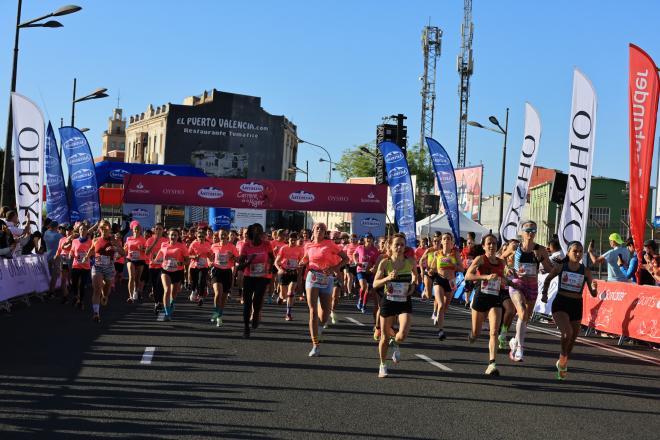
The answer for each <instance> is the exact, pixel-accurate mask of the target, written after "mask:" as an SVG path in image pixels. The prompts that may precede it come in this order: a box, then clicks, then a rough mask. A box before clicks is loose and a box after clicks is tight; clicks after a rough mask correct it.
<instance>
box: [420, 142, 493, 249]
mask: <svg viewBox="0 0 660 440" xmlns="http://www.w3.org/2000/svg"><path fill="white" fill-rule="evenodd" d="M426 145H428V147H429V156H430V157H431V163H432V164H433V170H434V171H435V179H436V183H437V185H438V189H439V192H440V195H441V197H442V206H443V207H444V209H445V213H447V221H448V222H449V226H450V227H451V231H452V233H453V234H454V240H455V241H456V242H458V239H459V237H460V236H461V229H460V215H459V214H458V193H457V190H456V175H455V174H454V166H453V165H452V163H451V159H450V158H449V155H448V154H447V152H446V151H445V149H444V148H443V147H442V145H440V143H439V142H438V141H436V140H435V139H433V138H430V137H427V138H426ZM480 191H481V190H480ZM480 197H481V196H480ZM479 203H480V202H479Z"/></svg>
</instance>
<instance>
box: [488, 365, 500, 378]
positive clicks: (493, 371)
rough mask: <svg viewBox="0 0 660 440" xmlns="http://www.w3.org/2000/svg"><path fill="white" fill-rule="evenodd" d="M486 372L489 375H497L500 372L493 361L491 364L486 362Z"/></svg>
mask: <svg viewBox="0 0 660 440" xmlns="http://www.w3.org/2000/svg"><path fill="white" fill-rule="evenodd" d="M486 374H488V375H489V376H499V375H500V372H499V370H498V369H497V365H495V362H493V363H492V364H488V368H486Z"/></svg>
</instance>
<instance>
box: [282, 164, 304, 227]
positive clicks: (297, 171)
mask: <svg viewBox="0 0 660 440" xmlns="http://www.w3.org/2000/svg"><path fill="white" fill-rule="evenodd" d="M287 171H289V172H290V173H303V174H304V175H305V181H306V182H307V183H309V161H308V160H306V161H305V169H304V170H301V169H300V168H298V167H297V166H295V165H294V166H292V167H290V168H289V169H288V170H287ZM305 229H307V212H305Z"/></svg>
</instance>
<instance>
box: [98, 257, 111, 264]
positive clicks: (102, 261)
mask: <svg viewBox="0 0 660 440" xmlns="http://www.w3.org/2000/svg"><path fill="white" fill-rule="evenodd" d="M111 264H112V259H111V258H110V256H109V255H98V256H97V257H96V265H97V266H110V265H111Z"/></svg>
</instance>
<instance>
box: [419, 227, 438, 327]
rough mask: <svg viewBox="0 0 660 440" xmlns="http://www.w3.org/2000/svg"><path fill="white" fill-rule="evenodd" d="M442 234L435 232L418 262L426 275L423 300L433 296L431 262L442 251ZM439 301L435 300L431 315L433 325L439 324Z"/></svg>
mask: <svg viewBox="0 0 660 440" xmlns="http://www.w3.org/2000/svg"><path fill="white" fill-rule="evenodd" d="M441 238H442V234H440V233H439V232H435V234H434V235H433V239H432V240H431V246H430V247H428V248H426V250H425V251H424V253H423V254H422V256H421V257H420V258H419V260H418V261H417V264H418V265H419V267H420V268H421V269H422V272H423V274H424V293H422V298H426V299H430V298H431V296H432V294H433V276H432V274H431V262H432V261H433V256H434V255H435V253H436V252H437V251H439V250H440V247H441V246H440V239H441ZM438 307H439V306H438V301H437V300H436V299H435V298H434V299H433V314H432V315H431V320H432V321H433V325H436V324H437V323H438Z"/></svg>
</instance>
